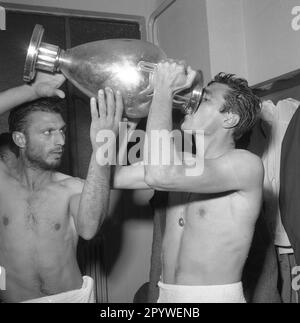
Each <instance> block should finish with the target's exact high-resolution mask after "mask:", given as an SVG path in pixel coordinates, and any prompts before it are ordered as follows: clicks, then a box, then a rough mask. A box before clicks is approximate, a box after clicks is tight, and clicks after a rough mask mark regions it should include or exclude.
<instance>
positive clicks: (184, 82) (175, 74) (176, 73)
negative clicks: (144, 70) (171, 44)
mask: <svg viewBox="0 0 300 323" xmlns="http://www.w3.org/2000/svg"><path fill="white" fill-rule="evenodd" d="M195 76H196V71H194V70H193V69H192V68H191V67H190V66H188V67H187V66H186V63H185V62H184V61H175V60H172V59H168V60H167V61H162V62H160V63H158V64H157V66H156V69H155V71H154V75H153V80H154V82H153V83H154V89H158V90H162V89H164V91H165V90H168V89H169V90H170V91H171V92H172V94H175V93H177V92H179V91H182V90H184V89H187V88H189V87H190V86H191V85H192V83H193V81H194V79H195Z"/></svg>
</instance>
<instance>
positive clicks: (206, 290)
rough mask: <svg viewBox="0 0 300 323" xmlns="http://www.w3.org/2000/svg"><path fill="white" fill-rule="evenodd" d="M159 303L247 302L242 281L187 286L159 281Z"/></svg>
mask: <svg viewBox="0 0 300 323" xmlns="http://www.w3.org/2000/svg"><path fill="white" fill-rule="evenodd" d="M158 287H159V298H158V301H157V303H246V300H245V297H244V292H243V285H242V283H241V282H239V283H236V284H230V285H209V286H185V285H169V284H164V283H162V282H159V283H158Z"/></svg>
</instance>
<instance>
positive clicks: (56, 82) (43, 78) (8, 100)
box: [0, 72, 65, 114]
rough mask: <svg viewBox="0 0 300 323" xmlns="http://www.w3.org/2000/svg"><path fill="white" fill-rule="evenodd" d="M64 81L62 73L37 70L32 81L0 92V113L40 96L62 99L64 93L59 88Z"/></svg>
mask: <svg viewBox="0 0 300 323" xmlns="http://www.w3.org/2000/svg"><path fill="white" fill-rule="evenodd" d="M64 81H65V77H64V76H63V75H62V74H53V75H52V74H48V73H42V72H38V73H37V76H36V78H35V80H34V82H33V83H31V84H23V85H21V86H17V87H14V88H11V89H8V90H6V91H3V92H1V93H0V114H2V113H5V112H6V111H9V110H11V109H13V108H14V107H16V106H18V105H20V104H23V103H25V102H30V101H34V100H36V99H39V98H42V97H52V96H58V97H60V98H61V99H63V98H64V97H65V93H64V92H63V91H62V90H60V89H59V88H60V87H61V85H62V84H63V83H64Z"/></svg>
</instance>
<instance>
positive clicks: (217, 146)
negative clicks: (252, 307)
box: [204, 133, 235, 159]
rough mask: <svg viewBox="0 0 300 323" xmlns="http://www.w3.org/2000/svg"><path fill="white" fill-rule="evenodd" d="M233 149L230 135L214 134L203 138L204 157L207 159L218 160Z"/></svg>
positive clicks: (233, 145) (233, 144)
mask: <svg viewBox="0 0 300 323" xmlns="http://www.w3.org/2000/svg"><path fill="white" fill-rule="evenodd" d="M232 149H235V143H234V140H233V138H232V135H231V134H229V133H228V134H226V135H225V136H224V133H222V134H220V133H216V134H214V135H212V136H209V135H205V137H204V156H205V158H207V159H214V158H218V157H220V156H222V155H224V154H225V153H227V152H228V151H230V150H232Z"/></svg>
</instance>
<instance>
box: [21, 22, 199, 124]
mask: <svg viewBox="0 0 300 323" xmlns="http://www.w3.org/2000/svg"><path fill="white" fill-rule="evenodd" d="M43 35H44V28H43V27H42V26H41V25H36V26H35V28H34V31H33V34H32V37H31V41H30V45H29V48H28V51H27V57H26V61H25V67H24V81H25V82H30V81H32V80H33V79H34V77H35V74H36V71H37V70H42V71H48V72H52V73H55V72H58V71H61V72H62V73H63V74H64V75H65V76H66V78H67V79H68V80H69V81H70V82H71V83H72V84H73V85H74V86H76V87H77V88H78V89H79V90H81V91H82V92H83V93H85V94H86V95H88V96H89V97H97V93H98V90H99V89H104V88H105V87H110V88H112V89H113V90H120V91H121V93H122V95H123V100H124V107H125V114H126V115H127V116H128V117H131V118H142V117H146V116H147V115H148V112H149V108H150V104H151V100H152V95H153V81H152V75H153V71H154V69H155V66H156V64H157V63H159V62H160V61H162V60H164V59H166V58H167V56H166V54H165V53H164V52H163V51H162V50H161V49H160V48H159V47H157V46H155V45H153V44H152V43H149V42H145V41H142V40H136V39H107V40H99V41H95V42H90V43H86V44H83V45H80V46H77V47H73V48H71V49H68V50H62V49H60V48H59V47H58V46H55V45H52V44H48V43H45V42H42V38H43ZM202 89H203V76H202V72H201V71H200V70H199V71H197V75H196V78H195V80H194V82H193V85H192V86H191V88H189V89H185V90H182V91H181V92H178V93H177V94H175V96H174V99H173V105H174V107H177V108H180V109H181V110H182V111H183V112H185V113H188V112H191V111H194V110H196V108H197V107H198V105H199V104H200V101H201V97H202Z"/></svg>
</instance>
